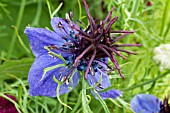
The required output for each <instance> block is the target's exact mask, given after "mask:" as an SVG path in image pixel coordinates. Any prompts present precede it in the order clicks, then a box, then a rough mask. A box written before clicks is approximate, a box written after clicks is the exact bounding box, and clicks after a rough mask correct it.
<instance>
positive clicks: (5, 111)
mask: <svg viewBox="0 0 170 113" xmlns="http://www.w3.org/2000/svg"><path fill="white" fill-rule="evenodd" d="M6 96H7V97H8V98H10V99H12V100H14V101H15V102H16V101H17V100H16V98H15V97H14V96H12V95H9V94H7V95H6ZM0 113H18V111H17V109H16V108H15V105H14V104H13V103H12V102H10V101H9V100H7V99H5V98H3V97H1V96H0Z"/></svg>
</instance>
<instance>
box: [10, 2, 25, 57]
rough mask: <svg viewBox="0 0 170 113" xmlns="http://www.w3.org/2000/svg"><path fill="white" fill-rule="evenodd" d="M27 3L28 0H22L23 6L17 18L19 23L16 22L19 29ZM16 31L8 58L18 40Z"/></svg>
mask: <svg viewBox="0 0 170 113" xmlns="http://www.w3.org/2000/svg"><path fill="white" fill-rule="evenodd" d="M25 3H26V1H25V0H22V2H21V7H20V9H19V14H18V18H17V23H16V28H17V29H19V27H20V24H21V19H22V16H23V13H24V9H25ZM16 38H17V36H16V33H15V31H14V33H13V35H12V41H11V43H10V47H9V52H8V56H7V59H9V58H10V57H11V54H12V52H13V49H14V45H15V42H16Z"/></svg>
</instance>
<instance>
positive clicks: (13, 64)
mask: <svg viewBox="0 0 170 113" xmlns="http://www.w3.org/2000/svg"><path fill="white" fill-rule="evenodd" d="M33 61H34V60H33V58H24V59H21V60H7V61H5V63H3V65H0V79H1V80H4V79H10V78H11V77H10V76H8V75H9V74H12V75H15V76H16V77H18V78H27V76H28V71H29V69H30V66H31V65H32V63H33Z"/></svg>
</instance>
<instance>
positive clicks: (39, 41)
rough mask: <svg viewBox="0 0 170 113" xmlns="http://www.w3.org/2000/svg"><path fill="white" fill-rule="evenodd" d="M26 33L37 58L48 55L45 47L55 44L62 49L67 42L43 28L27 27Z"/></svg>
mask: <svg viewBox="0 0 170 113" xmlns="http://www.w3.org/2000/svg"><path fill="white" fill-rule="evenodd" d="M24 33H26V34H27V35H28V38H29V41H30V45H31V49H32V51H33V54H34V55H35V56H39V55H40V54H44V53H47V50H46V49H44V46H50V45H51V44H53V45H57V47H60V46H62V45H63V44H64V43H65V40H63V39H62V38H61V37H60V36H59V35H58V34H56V33H55V32H53V31H49V30H47V29H43V28H32V27H27V28H26V29H25V31H24Z"/></svg>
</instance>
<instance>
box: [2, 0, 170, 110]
mask: <svg viewBox="0 0 170 113" xmlns="http://www.w3.org/2000/svg"><path fill="white" fill-rule="evenodd" d="M86 1H87V3H88V5H89V8H90V12H91V15H92V16H93V17H94V18H99V19H100V20H103V19H104V18H105V17H106V15H107V13H108V12H109V11H110V10H111V8H112V7H115V8H116V9H115V11H114V12H113V14H112V17H114V16H118V17H119V19H118V20H117V22H116V23H115V24H114V25H113V26H112V28H113V29H116V30H135V31H136V32H135V33H134V34H132V35H129V36H126V37H125V38H124V39H123V40H121V42H120V43H140V44H142V46H141V47H133V48H130V47H129V48H128V47H126V48H125V49H127V50H131V51H135V52H138V55H132V56H128V58H129V60H126V61H125V60H122V59H121V58H119V57H117V56H116V58H117V60H118V63H119V64H120V66H121V69H122V72H123V74H124V75H125V79H122V78H120V77H119V74H118V73H117V72H113V73H111V74H110V76H111V77H112V78H113V79H112V80H111V81H112V85H113V87H114V88H115V89H120V90H122V91H123V92H124V94H123V97H121V98H119V99H115V100H112V99H107V100H106V101H105V102H106V104H107V106H108V108H109V110H110V112H111V113H113V112H114V113H126V112H128V113H131V112H132V111H131V110H130V106H129V104H128V103H129V101H130V100H131V98H132V97H133V96H134V95H136V94H138V93H147V94H154V95H155V96H157V97H159V98H160V99H163V98H164V97H165V96H166V95H168V94H170V93H169V92H170V84H169V82H170V74H169V72H170V70H168V69H167V70H164V71H163V72H160V71H159V65H158V64H156V63H155V62H154V60H153V56H154V54H153V50H154V48H155V47H157V46H159V45H161V44H168V43H170V31H169V28H170V19H169V18H170V1H169V0H86ZM47 3H49V6H50V10H51V11H52V12H53V11H55V9H57V8H59V6H61V7H60V9H59V11H58V12H57V13H55V16H58V17H61V18H65V14H66V13H69V12H70V11H72V12H73V17H74V20H75V21H76V20H78V19H80V20H81V21H83V22H84V23H86V25H87V24H88V22H87V17H84V16H86V12H85V9H84V5H83V2H82V1H81V0H48V1H47V0H0V94H1V95H3V94H4V93H10V94H13V95H15V97H16V98H17V99H18V103H15V105H16V107H17V108H18V110H19V111H20V112H23V113H59V112H61V113H67V112H71V111H70V110H69V109H68V108H67V107H65V106H62V105H61V104H60V103H59V102H58V100H57V99H56V98H48V97H30V96H29V95H28V89H29V88H28V81H27V75H28V72H29V68H30V66H31V64H32V62H33V61H34V56H33V54H32V53H31V50H30V47H29V42H28V38H27V36H26V35H25V34H24V29H25V28H26V26H28V25H29V26H33V27H41V28H45V27H48V28H50V29H51V25H50V20H51V19H50V13H49V7H48V5H47ZM61 3H62V4H61ZM80 6H81V7H80ZM17 30H18V33H17ZM169 59H170V58H169ZM110 65H113V64H110ZM88 92H89V93H88V94H89V96H88V97H89V100H88V101H89V106H90V108H91V110H92V111H93V112H94V113H103V112H104V110H103V108H102V105H101V104H100V103H99V101H98V100H95V99H94V97H93V96H92V95H91V93H90V91H88ZM61 98H62V100H63V101H64V102H65V103H67V104H68V105H69V106H71V107H72V108H73V111H72V113H78V112H80V113H83V109H82V103H81V85H79V86H78V87H77V88H76V89H75V90H74V91H72V92H71V93H69V94H65V95H62V96H61ZM74 110H75V111H74Z"/></svg>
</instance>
